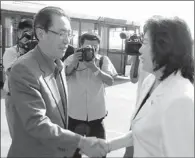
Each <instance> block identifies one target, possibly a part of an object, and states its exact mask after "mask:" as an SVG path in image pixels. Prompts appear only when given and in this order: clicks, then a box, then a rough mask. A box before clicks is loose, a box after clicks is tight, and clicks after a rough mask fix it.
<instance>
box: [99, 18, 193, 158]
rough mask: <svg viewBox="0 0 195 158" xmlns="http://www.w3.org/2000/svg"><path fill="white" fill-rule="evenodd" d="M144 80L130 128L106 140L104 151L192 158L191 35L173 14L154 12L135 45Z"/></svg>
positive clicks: (183, 23) (135, 155)
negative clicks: (128, 150) (127, 150)
mask: <svg viewBox="0 0 195 158" xmlns="http://www.w3.org/2000/svg"><path fill="white" fill-rule="evenodd" d="M139 51H140V53H141V56H140V59H141V62H142V65H143V69H144V70H145V71H146V72H148V73H150V75H149V76H148V77H147V78H146V79H145V80H144V82H143V84H142V88H141V92H140V96H139V98H138V103H137V109H136V110H135V113H134V114H133V116H132V124H131V131H130V132H129V133H127V134H126V135H124V136H121V137H118V138H115V139H112V140H110V141H107V143H105V142H103V140H100V141H99V142H100V143H101V144H102V146H103V145H104V147H105V149H106V150H107V151H108V152H109V151H112V150H116V149H119V148H123V147H128V146H134V157H194V87H193V83H194V60H193V54H192V52H193V51H192V37H191V33H190V31H189V28H188V26H187V24H186V23H185V21H183V20H182V19H180V18H178V17H174V18H164V17H161V16H154V17H152V18H151V19H149V20H148V21H147V22H146V24H145V26H144V39H143V44H142V47H141V48H140V50H139Z"/></svg>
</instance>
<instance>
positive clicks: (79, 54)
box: [66, 52, 82, 75]
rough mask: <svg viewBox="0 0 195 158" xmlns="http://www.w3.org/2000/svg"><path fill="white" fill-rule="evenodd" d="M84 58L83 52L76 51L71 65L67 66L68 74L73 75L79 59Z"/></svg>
mask: <svg viewBox="0 0 195 158" xmlns="http://www.w3.org/2000/svg"><path fill="white" fill-rule="evenodd" d="M81 58H82V52H75V53H74V54H73V55H72V60H71V63H70V64H69V65H67V66H66V75H71V74H72V73H73V72H74V70H76V69H77V67H78V63H79V60H80V59H81Z"/></svg>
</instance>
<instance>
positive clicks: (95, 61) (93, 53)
mask: <svg viewBox="0 0 195 158" xmlns="http://www.w3.org/2000/svg"><path fill="white" fill-rule="evenodd" d="M80 44H81V48H80V49H78V50H77V51H75V52H74V54H73V55H70V56H69V57H68V58H67V59H66V60H65V65H67V66H66V75H67V76H68V77H67V78H68V81H67V82H68V92H69V93H68V94H69V96H68V97H69V111H68V115H69V123H68V125H69V127H68V128H69V130H71V131H73V132H76V133H79V134H81V135H86V136H95V137H97V138H102V139H105V138H106V135H105V134H106V133H105V129H104V125H103V119H104V118H105V117H106V115H107V111H106V105H105V87H104V84H106V85H112V84H113V82H114V79H113V77H114V76H116V75H117V72H116V70H115V68H114V66H113V64H112V63H111V61H110V59H109V58H108V57H107V56H102V55H100V54H98V52H99V45H100V37H99V36H98V35H97V34H95V33H85V34H83V35H82V36H81V38H80ZM80 157H81V155H80V154H79V153H77V154H75V157H74V158H80Z"/></svg>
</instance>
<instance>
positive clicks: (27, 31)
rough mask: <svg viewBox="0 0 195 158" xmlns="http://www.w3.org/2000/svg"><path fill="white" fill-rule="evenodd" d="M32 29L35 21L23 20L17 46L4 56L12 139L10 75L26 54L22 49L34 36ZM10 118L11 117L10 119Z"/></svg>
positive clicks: (19, 25)
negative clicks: (17, 61) (11, 70)
mask: <svg viewBox="0 0 195 158" xmlns="http://www.w3.org/2000/svg"><path fill="white" fill-rule="evenodd" d="M32 28H33V21H32V20H31V19H22V20H21V21H20V22H19V23H18V28H17V38H18V40H17V44H16V45H15V46H13V47H10V48H7V49H6V51H5V53H4V55H3V66H4V71H5V74H6V79H5V83H4V87H3V90H4V91H5V92H6V97H5V106H6V108H5V110H6V117H7V123H8V127H9V132H10V136H11V137H12V135H13V129H12V127H13V121H14V120H13V118H12V117H11V116H12V115H9V113H12V103H11V100H10V92H9V87H8V76H9V73H10V69H11V66H12V65H13V63H14V62H15V61H16V60H17V59H18V58H19V57H20V56H21V55H23V54H24V53H26V50H25V49H24V48H22V46H24V45H25V43H27V42H28V41H29V40H30V39H31V37H32V36H33V34H32V32H33V31H32ZM8 116H9V117H8Z"/></svg>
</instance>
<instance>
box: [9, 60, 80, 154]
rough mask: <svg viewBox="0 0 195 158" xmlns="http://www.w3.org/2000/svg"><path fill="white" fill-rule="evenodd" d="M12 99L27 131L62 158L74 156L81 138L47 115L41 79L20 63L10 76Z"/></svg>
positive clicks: (13, 68)
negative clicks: (41, 91)
mask: <svg viewBox="0 0 195 158" xmlns="http://www.w3.org/2000/svg"><path fill="white" fill-rule="evenodd" d="M10 85H11V86H10V87H11V97H12V99H13V101H14V103H15V108H16V111H17V114H18V115H19V117H20V118H21V121H22V124H23V127H24V129H25V130H26V131H27V133H28V134H29V135H31V136H32V137H34V138H35V139H37V140H39V141H41V142H42V143H43V144H44V145H46V146H48V147H50V148H51V150H54V151H55V152H56V153H59V155H64V156H66V157H71V156H72V155H73V154H74V152H75V150H76V149H77V146H78V143H79V140H80V135H77V134H75V133H73V132H71V131H69V130H65V129H63V128H61V127H60V126H59V125H57V124H55V123H53V122H52V121H51V120H50V118H49V117H48V116H47V115H46V113H47V108H46V104H45V102H44V100H43V98H42V95H41V93H40V84H39V80H38V79H37V78H35V76H34V75H33V73H32V72H30V71H29V69H28V68H27V66H25V65H23V64H20V63H17V64H15V65H14V66H13V67H12V70H11V74H10Z"/></svg>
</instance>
